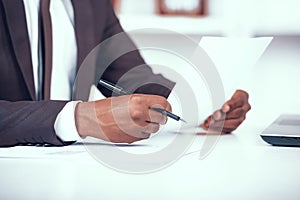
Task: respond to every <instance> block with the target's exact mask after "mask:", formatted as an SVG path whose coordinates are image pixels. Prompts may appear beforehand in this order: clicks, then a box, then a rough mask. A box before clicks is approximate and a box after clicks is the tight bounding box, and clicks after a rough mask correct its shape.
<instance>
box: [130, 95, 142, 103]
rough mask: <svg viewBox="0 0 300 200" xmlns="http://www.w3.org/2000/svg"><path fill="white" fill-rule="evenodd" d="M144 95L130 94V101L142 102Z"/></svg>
mask: <svg viewBox="0 0 300 200" xmlns="http://www.w3.org/2000/svg"><path fill="white" fill-rule="evenodd" d="M142 99H143V97H142V96H141V95H139V94H132V95H131V96H130V102H131V103H133V104H140V103H141V102H142V101H143V100H142Z"/></svg>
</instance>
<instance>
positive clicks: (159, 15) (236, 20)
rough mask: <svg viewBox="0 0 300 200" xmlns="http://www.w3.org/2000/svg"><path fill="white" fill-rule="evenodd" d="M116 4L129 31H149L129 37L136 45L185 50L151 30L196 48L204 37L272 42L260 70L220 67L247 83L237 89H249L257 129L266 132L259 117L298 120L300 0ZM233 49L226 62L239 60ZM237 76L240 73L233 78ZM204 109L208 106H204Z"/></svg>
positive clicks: (119, 0) (123, 0)
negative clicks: (156, 44) (151, 43)
mask: <svg viewBox="0 0 300 200" xmlns="http://www.w3.org/2000/svg"><path fill="white" fill-rule="evenodd" d="M113 2H114V5H115V9H116V12H117V14H118V16H119V19H120V21H121V24H122V25H123V28H124V29H125V30H126V31H131V30H136V29H143V28H147V30H145V31H142V32H141V33H135V34H130V35H131V37H132V39H133V40H134V41H135V43H136V44H137V45H139V43H142V42H143V41H151V40H153V41H161V42H167V43H170V44H173V45H176V46H179V47H180V48H185V46H184V44H182V43H181V41H178V40H176V37H173V35H172V34H166V33H161V32H157V31H155V30H151V28H158V29H168V30H172V31H175V32H178V33H181V34H184V35H186V36H188V37H189V38H191V39H192V40H194V41H195V42H197V43H199V42H200V40H201V38H202V37H203V36H216V37H226V38H239V39H241V41H242V40H243V39H245V38H257V37H265V36H271V37H273V41H272V42H271V44H270V45H269V46H268V48H267V49H266V51H265V52H264V53H263V55H262V56H261V57H260V59H259V60H258V61H257V62H256V64H253V65H251V66H250V65H248V64H247V63H243V62H242V61H241V62H237V63H240V64H239V65H237V64H236V63H235V62H233V63H232V66H231V67H232V68H231V69H227V67H228V65H224V66H222V65H218V66H217V67H218V68H219V69H220V70H219V71H220V72H222V74H220V75H221V77H227V78H228V77H230V79H231V80H232V81H233V80H239V81H238V82H243V83H242V84H236V89H238V88H241V89H245V90H247V91H248V92H249V93H250V102H251V103H252V105H253V111H252V112H251V113H250V114H249V115H250V117H252V120H254V121H255V120H256V122H257V123H258V124H259V123H260V122H261V121H263V123H264V126H265V121H266V120H260V119H261V117H263V118H264V119H267V121H269V122H270V123H271V121H273V120H274V118H275V117H276V115H279V114H281V113H298V114H300V96H299V95H298V93H299V91H300V84H299V82H300V12H299V11H300V1H299V0H285V1H282V0H142V1H138V0H114V1H113ZM237 43H239V40H237ZM241 44H242V43H241ZM217 46H218V45H217ZM217 46H216V47H217ZM235 46H237V44H232V45H230V44H229V45H228V51H224V52H221V53H223V54H224V55H227V54H228V56H227V57H228V60H235V59H239V58H237V57H235V56H234V55H232V54H230V52H234V51H236V49H233V48H235ZM244 48H245V49H243V46H241V49H240V50H241V51H244V52H245V56H247V55H248V54H247V53H248V51H247V49H246V48H248V47H247V46H245V47H244ZM216 50H217V49H216ZM142 54H143V56H144V58H145V59H146V61H147V62H150V63H151V62H156V63H157V60H167V62H168V63H169V65H172V67H173V68H174V69H180V68H182V63H180V62H177V61H176V62H175V61H174V60H173V59H170V58H168V56H165V55H164V56H160V55H158V54H154V53H153V52H152V53H151V52H146V51H142ZM209 56H211V57H213V56H214V55H209ZM172 60H173V62H172ZM221 68H225V69H221ZM237 69H239V70H237ZM241 69H242V72H241ZM243 70H244V73H243ZM226 71H228V74H226ZM235 71H236V72H237V73H234V72H235ZM224 72H225V73H224ZM225 79H226V78H225ZM233 82H237V81H233ZM223 84H224V87H225V92H226V97H229V96H230V95H231V94H232V92H233V91H232V90H231V88H230V87H231V86H230V87H229V85H230V83H229V82H226V81H225V82H224V83H223ZM228 88H230V89H228ZM203 96H205V95H203ZM200 98H201V97H200ZM205 101H206V100H205ZM205 106H206V105H205V103H203V104H201V105H200V107H205ZM257 116H259V117H257Z"/></svg>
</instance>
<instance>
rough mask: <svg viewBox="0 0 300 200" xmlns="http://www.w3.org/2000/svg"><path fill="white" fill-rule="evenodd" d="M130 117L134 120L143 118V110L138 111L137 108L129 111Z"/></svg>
mask: <svg viewBox="0 0 300 200" xmlns="http://www.w3.org/2000/svg"><path fill="white" fill-rule="evenodd" d="M130 117H131V118H132V119H133V120H134V121H137V120H140V119H142V118H143V112H141V111H139V110H134V111H131V113H130Z"/></svg>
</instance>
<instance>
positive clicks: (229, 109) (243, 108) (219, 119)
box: [200, 90, 251, 133]
mask: <svg viewBox="0 0 300 200" xmlns="http://www.w3.org/2000/svg"><path fill="white" fill-rule="evenodd" d="M248 99H249V95H248V93H247V92H245V91H243V90H237V91H236V92H235V93H234V94H233V96H232V97H231V99H230V100H229V101H227V102H226V103H225V104H224V105H223V106H222V108H221V109H219V110H217V111H215V112H214V113H213V114H212V115H211V116H209V117H208V118H207V119H206V120H205V121H204V122H203V123H202V124H201V125H200V126H201V127H202V128H204V129H206V130H208V129H209V128H210V130H214V129H216V130H222V132H223V133H231V132H232V131H234V130H236V129H237V128H238V127H239V126H240V125H241V124H242V122H243V121H244V120H245V119H246V114H247V112H248V111H249V110H250V109H251V106H250V104H249V102H248ZM222 125H223V127H222ZM221 128H222V129H221Z"/></svg>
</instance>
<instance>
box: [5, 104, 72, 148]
mask: <svg viewBox="0 0 300 200" xmlns="http://www.w3.org/2000/svg"><path fill="white" fill-rule="evenodd" d="M66 103H67V102H64V101H20V102H8V101H2V100H1V101H0V146H2V147H4V146H15V145H27V144H32V145H38V144H40V145H45V144H49V145H55V146H63V145H64V143H63V142H62V141H61V140H60V139H59V138H58V137H57V136H56V133H55V130H54V123H55V120H56V117H57V115H58V113H59V112H60V111H61V110H62V108H63V107H64V106H65V104H66Z"/></svg>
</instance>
